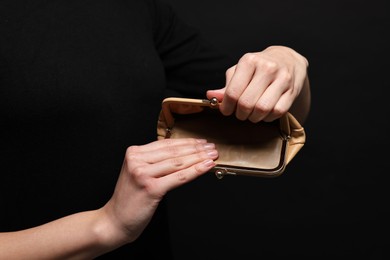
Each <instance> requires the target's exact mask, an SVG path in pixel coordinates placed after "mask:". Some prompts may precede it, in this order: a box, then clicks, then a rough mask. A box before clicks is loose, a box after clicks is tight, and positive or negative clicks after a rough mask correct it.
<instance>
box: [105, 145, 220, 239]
mask: <svg viewBox="0 0 390 260" xmlns="http://www.w3.org/2000/svg"><path fill="white" fill-rule="evenodd" d="M217 157H218V153H217V150H216V149H215V145H214V144H212V143H207V141H206V140H203V139H200V140H199V139H191V138H188V139H164V140H159V141H155V142H152V143H149V144H146V145H141V146H131V147H129V148H128V149H127V152H126V155H125V158H124V162H123V166H122V169H121V172H120V176H119V179H118V182H117V185H116V187H115V191H114V194H113V196H112V198H111V199H110V200H109V202H108V203H107V204H106V205H105V206H104V207H103V208H102V209H101V212H102V214H104V219H105V220H106V221H107V224H108V225H107V229H106V231H108V232H106V233H105V234H106V237H107V239H109V240H110V241H111V242H113V243H115V241H116V243H118V240H117V239H120V240H121V242H120V243H119V244H122V243H123V244H125V243H129V242H132V241H134V240H135V239H136V238H137V237H138V236H139V235H140V234H141V233H142V231H143V230H144V229H145V227H146V226H147V225H148V223H149V221H150V219H151V218H152V216H153V214H154V212H155V210H156V208H157V206H158V204H159V202H160V201H161V199H162V198H163V196H164V195H165V194H166V193H167V192H168V191H170V190H172V189H174V188H176V187H178V186H181V185H183V184H185V183H188V182H190V181H192V180H194V179H195V178H197V177H199V176H201V175H202V174H204V173H206V172H207V171H209V170H210V169H211V168H212V167H214V166H215V163H214V160H215V159H216V158H217ZM113 238H114V239H113Z"/></svg>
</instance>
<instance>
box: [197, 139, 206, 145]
mask: <svg viewBox="0 0 390 260" xmlns="http://www.w3.org/2000/svg"><path fill="white" fill-rule="evenodd" d="M196 142H197V143H200V144H204V143H207V140H206V139H196Z"/></svg>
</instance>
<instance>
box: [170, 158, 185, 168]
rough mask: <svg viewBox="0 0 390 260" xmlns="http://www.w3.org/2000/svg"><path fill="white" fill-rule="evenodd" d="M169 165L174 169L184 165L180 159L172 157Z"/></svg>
mask: <svg viewBox="0 0 390 260" xmlns="http://www.w3.org/2000/svg"><path fill="white" fill-rule="evenodd" d="M171 163H172V165H173V166H175V167H180V166H183V164H184V162H183V159H182V158H180V157H173V158H172V159H171Z"/></svg>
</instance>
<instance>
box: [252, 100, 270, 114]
mask: <svg viewBox="0 0 390 260" xmlns="http://www.w3.org/2000/svg"><path fill="white" fill-rule="evenodd" d="M255 109H256V111H258V112H260V113H262V114H267V113H269V112H270V111H271V106H270V103H269V102H268V100H260V101H259V102H258V103H256V106H255Z"/></svg>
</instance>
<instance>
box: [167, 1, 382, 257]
mask: <svg viewBox="0 0 390 260" xmlns="http://www.w3.org/2000/svg"><path fill="white" fill-rule="evenodd" d="M165 1H167V2H169V3H171V4H173V6H174V8H175V9H176V11H177V12H178V14H179V15H180V16H181V18H182V19H184V20H185V21H187V22H188V23H189V24H191V25H194V26H196V27H198V28H200V29H201V30H202V31H203V33H204V35H205V37H206V38H208V39H209V40H210V41H211V42H213V43H214V44H216V45H217V46H219V48H221V49H222V50H223V51H227V52H229V53H230V54H231V55H232V56H233V57H235V58H236V59H238V58H239V57H240V56H241V55H242V54H244V53H245V52H252V51H260V50H262V49H264V48H265V47H267V46H269V45H286V46H289V47H292V48H294V49H295V50H297V51H298V52H300V53H301V54H303V55H304V56H305V57H306V58H307V59H308V60H309V63H310V67H309V76H310V81H311V86H312V108H311V113H310V116H309V118H308V121H307V122H306V124H305V125H304V126H305V129H306V133H307V143H306V145H305V146H304V148H303V149H302V150H301V151H300V152H299V153H298V155H297V156H296V157H295V158H294V160H293V161H292V162H291V163H290V164H289V166H288V168H287V170H286V172H285V173H284V174H283V175H282V176H280V177H278V178H274V179H263V178H253V177H239V176H237V177H232V176H230V177H225V178H224V179H222V180H218V179H216V178H215V176H214V175H211V174H210V175H207V176H202V177H201V178H200V179H198V180H196V181H194V182H193V183H190V184H188V185H185V186H183V187H180V188H178V189H176V190H174V191H172V192H170V193H169V194H168V196H167V197H168V199H169V201H170V204H169V205H170V213H171V229H172V233H173V238H172V239H173V242H174V250H175V255H176V257H177V259H188V260H190V259H289V258H290V257H293V256H294V257H299V259H346V257H347V259H357V258H359V259H384V258H385V256H386V257H389V252H388V251H389V248H390V247H389V246H390V243H389V229H388V228H387V227H386V225H387V224H388V220H389V200H388V199H387V197H388V193H389V192H388V189H389V188H388V182H387V177H386V175H387V174H389V172H390V171H389V170H388V160H389V152H388V149H389V137H388V133H389V132H390V131H389V122H388V121H389V120H388V118H389V116H388V112H389V101H388V98H387V96H388V89H389V86H390V84H389V75H390V74H389V72H390V71H389V69H390V67H389V59H388V58H389V55H388V54H389V53H388V48H389V46H390V44H389V43H390V41H389V39H388V36H389V29H390V26H389V18H387V16H388V14H389V8H388V7H387V5H388V4H387V3H386V1H385V0H372V1H356V0H355V1H352V0H344V1H335V0H330V1H307V0H306V1H304V0H297V1H286V0H284V1H283V0H273V1H260V0H240V1H226V0H225V1H223V0H208V1H205V0H186V1H183V0H181V1H180V0H165ZM216 88H217V87H216Z"/></svg>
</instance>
